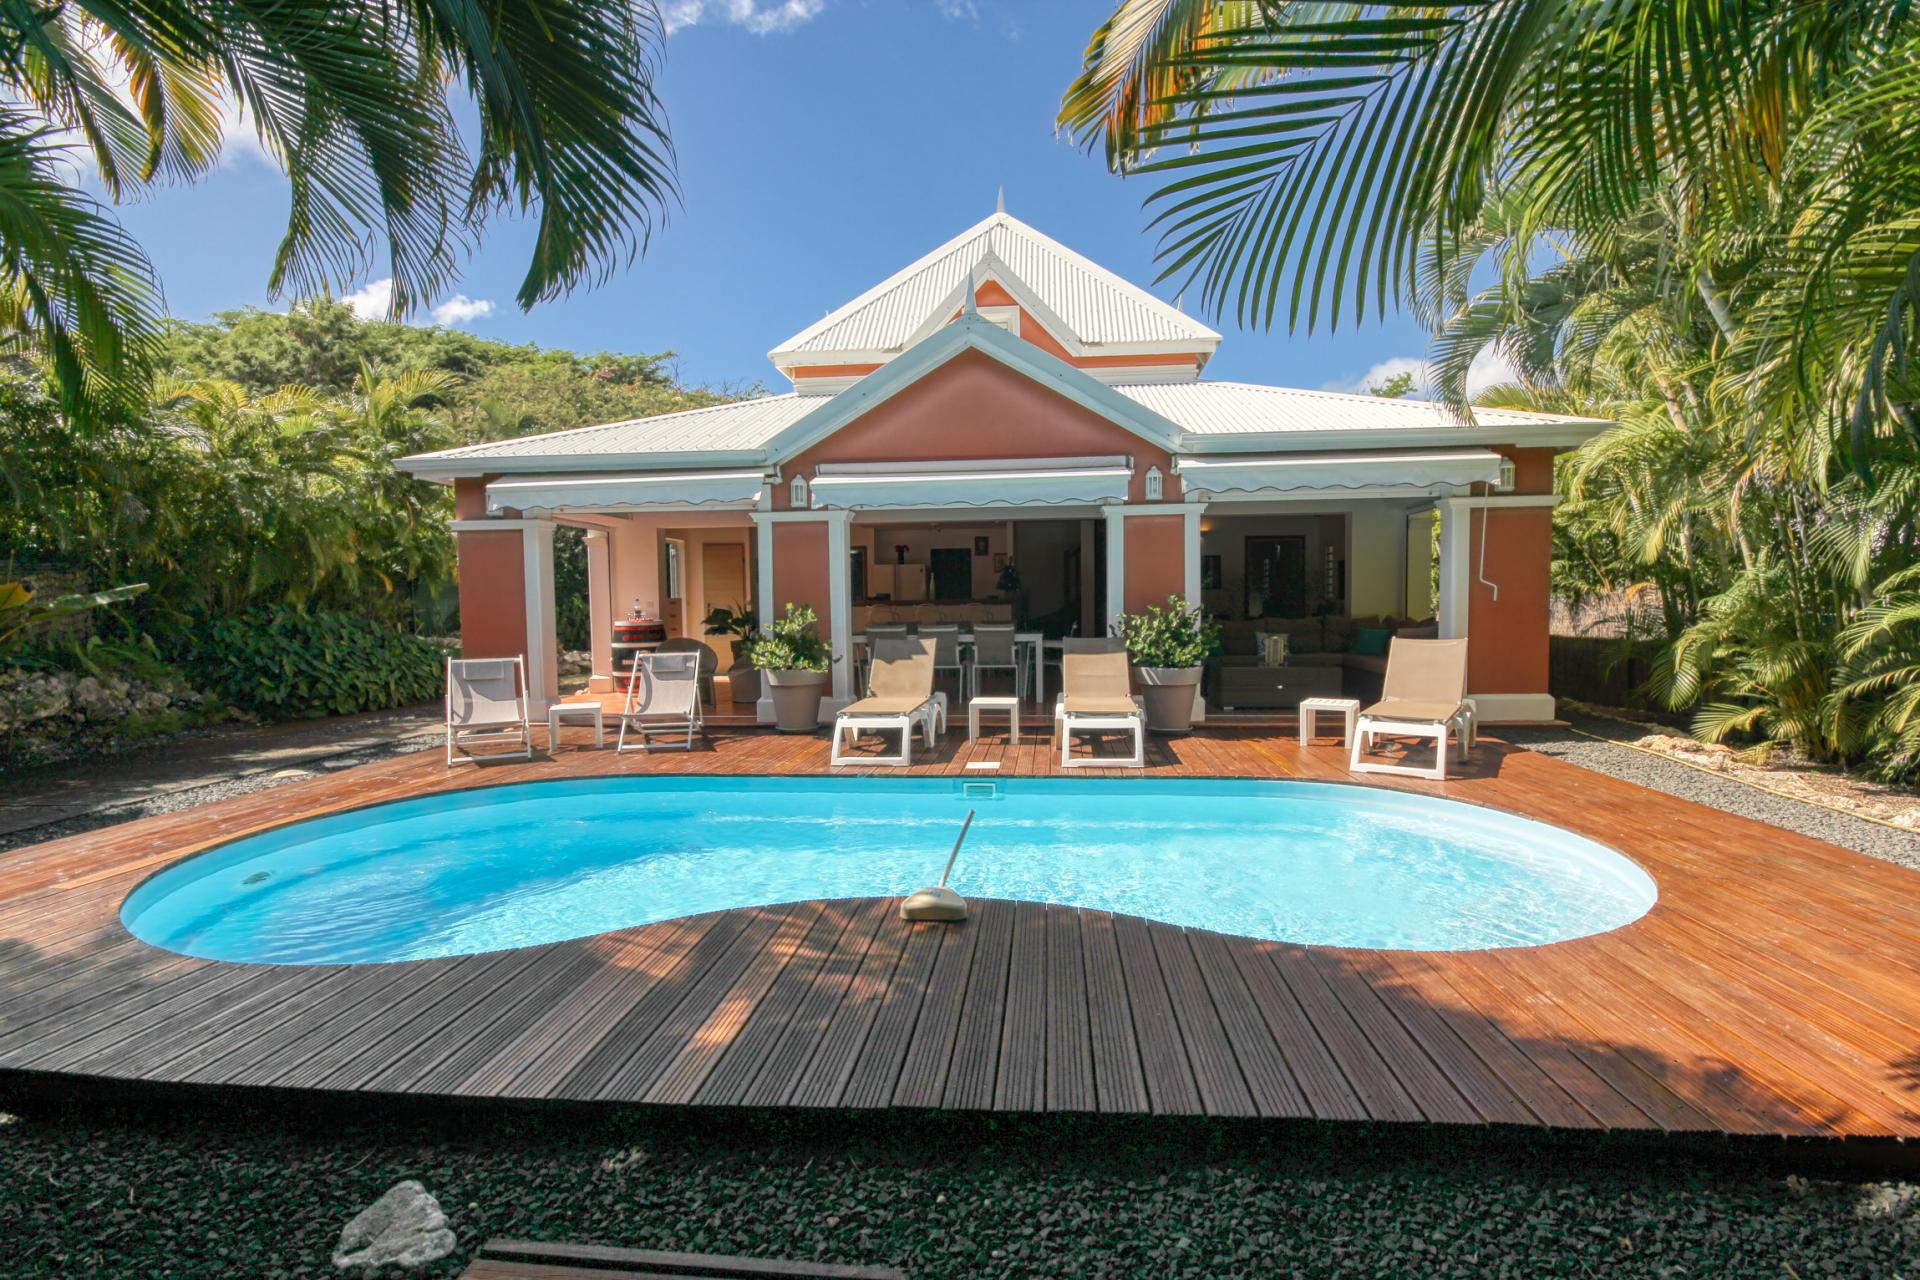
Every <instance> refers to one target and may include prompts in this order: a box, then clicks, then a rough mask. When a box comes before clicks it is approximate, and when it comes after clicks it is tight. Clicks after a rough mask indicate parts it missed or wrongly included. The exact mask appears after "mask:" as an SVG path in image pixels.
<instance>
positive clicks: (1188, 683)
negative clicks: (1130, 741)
mask: <svg viewBox="0 0 1920 1280" xmlns="http://www.w3.org/2000/svg"><path fill="white" fill-rule="evenodd" d="M1201 671H1202V668H1200V667H1135V668H1134V669H1133V680H1134V683H1135V684H1137V685H1139V686H1140V700H1141V701H1142V702H1144V703H1146V704H1147V731H1148V732H1149V733H1186V732H1188V731H1189V730H1191V729H1192V728H1193V699H1194V690H1195V689H1196V688H1198V687H1199V684H1200V673H1201Z"/></svg>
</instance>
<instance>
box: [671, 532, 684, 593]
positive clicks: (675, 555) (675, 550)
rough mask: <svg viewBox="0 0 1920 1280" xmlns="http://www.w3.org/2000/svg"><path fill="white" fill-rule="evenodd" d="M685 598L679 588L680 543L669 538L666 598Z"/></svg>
mask: <svg viewBox="0 0 1920 1280" xmlns="http://www.w3.org/2000/svg"><path fill="white" fill-rule="evenodd" d="M685 598H686V597H685V595H684V593H683V592H682V591H681V590H680V544H679V543H677V542H674V541H672V540H671V539H669V540H668V542H667V599H669V600H683V599H685Z"/></svg>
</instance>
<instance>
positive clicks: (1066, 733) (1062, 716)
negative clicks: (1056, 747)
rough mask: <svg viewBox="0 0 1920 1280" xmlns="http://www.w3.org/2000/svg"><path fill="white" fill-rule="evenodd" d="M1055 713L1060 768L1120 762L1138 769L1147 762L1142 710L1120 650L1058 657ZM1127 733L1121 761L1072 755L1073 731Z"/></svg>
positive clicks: (1103, 766)
mask: <svg viewBox="0 0 1920 1280" xmlns="http://www.w3.org/2000/svg"><path fill="white" fill-rule="evenodd" d="M1060 682H1061V684H1062V685H1063V686H1064V687H1063V689H1062V690H1061V693H1060V703H1059V711H1058V714H1057V715H1056V717H1055V723H1056V725H1057V726H1058V728H1057V733H1058V734H1059V737H1060V767H1061V768H1062V769H1080V768H1086V767H1088V766H1091V767H1093V768H1106V767H1109V766H1112V765H1124V766H1125V767H1127V768H1130V769H1142V768H1145V767H1146V763H1147V713H1146V709H1145V708H1144V707H1143V706H1142V705H1141V703H1140V699H1138V698H1136V697H1134V696H1133V692H1132V688H1131V686H1130V684H1129V682H1128V677H1127V655H1126V654H1125V653H1068V654H1063V655H1062V656H1061V659H1060ZM1116 732H1118V733H1131V734H1132V735H1133V755H1132V756H1131V757H1129V758H1128V759H1125V760H1114V759H1110V758H1103V757H1100V756H1083V757H1082V758H1080V759H1078V760H1076V759H1074V758H1073V736H1074V735H1075V734H1076V733H1079V734H1087V733H1116Z"/></svg>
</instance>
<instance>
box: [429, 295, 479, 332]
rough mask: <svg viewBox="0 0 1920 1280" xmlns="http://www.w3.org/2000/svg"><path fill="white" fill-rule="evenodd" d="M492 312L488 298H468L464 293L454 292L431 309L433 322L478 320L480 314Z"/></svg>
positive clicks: (449, 322) (459, 322)
mask: <svg viewBox="0 0 1920 1280" xmlns="http://www.w3.org/2000/svg"><path fill="white" fill-rule="evenodd" d="M492 314H493V301H492V300H491V299H489V298H469V297H468V296H467V295H466V294H464V293H456V294H454V295H453V296H452V297H451V298H448V299H447V300H446V301H445V302H443V303H441V304H440V305H439V306H437V307H435V308H434V309H433V322H434V323H435V324H446V325H454V324H465V323H466V322H467V321H469V320H478V319H479V318H480V317H481V316H490V315H492Z"/></svg>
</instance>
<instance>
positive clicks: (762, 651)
mask: <svg viewBox="0 0 1920 1280" xmlns="http://www.w3.org/2000/svg"><path fill="white" fill-rule="evenodd" d="M819 626H820V619H819V617H818V616H817V615H816V614H815V613H814V611H813V609H812V607H811V606H809V605H798V604H794V603H793V602H792V601H788V602H787V611H786V612H785V613H783V614H781V615H780V616H779V617H778V618H775V619H774V620H773V621H772V622H771V623H769V624H768V625H767V626H766V628H765V629H764V630H762V631H761V632H760V634H759V635H757V636H755V637H754V638H753V639H751V640H749V641H747V642H746V649H747V660H748V661H750V662H751V663H753V667H754V670H756V671H822V672H824V671H826V670H827V669H828V668H829V667H830V666H831V665H832V663H833V655H832V653H831V652H830V651H829V650H828V648H827V642H826V641H825V640H822V639H821V638H820V631H819Z"/></svg>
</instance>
